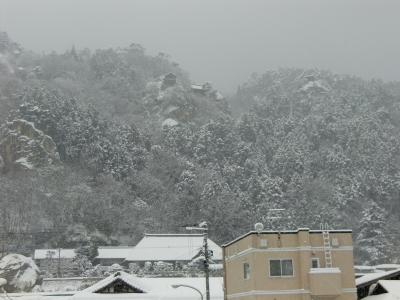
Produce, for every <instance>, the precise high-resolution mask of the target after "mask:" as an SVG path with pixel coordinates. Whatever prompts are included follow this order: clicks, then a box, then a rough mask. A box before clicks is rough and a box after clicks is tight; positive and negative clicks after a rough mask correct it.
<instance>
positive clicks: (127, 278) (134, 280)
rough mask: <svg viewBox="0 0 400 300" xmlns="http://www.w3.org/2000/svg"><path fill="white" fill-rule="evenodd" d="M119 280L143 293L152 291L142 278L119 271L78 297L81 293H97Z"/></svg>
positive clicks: (85, 290)
mask: <svg viewBox="0 0 400 300" xmlns="http://www.w3.org/2000/svg"><path fill="white" fill-rule="evenodd" d="M118 279H120V280H122V281H124V282H125V283H126V284H128V285H130V286H132V287H135V288H137V289H139V290H141V291H143V292H144V293H148V292H150V290H151V289H150V287H148V286H146V284H145V283H144V282H143V281H142V280H141V278H138V277H136V276H133V275H131V274H128V273H125V272H122V271H119V272H117V273H114V274H112V275H110V276H108V277H106V278H104V279H103V280H100V281H99V282H97V283H95V284H93V285H92V286H90V287H88V288H86V289H84V290H83V291H81V292H78V293H77V294H76V295H79V294H81V293H83V294H87V293H96V292H97V291H98V290H100V289H102V288H104V287H106V286H107V285H109V284H110V283H112V282H114V281H116V280H118Z"/></svg>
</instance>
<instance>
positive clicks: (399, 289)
mask: <svg viewBox="0 0 400 300" xmlns="http://www.w3.org/2000/svg"><path fill="white" fill-rule="evenodd" d="M380 288H383V290H385V291H386V292H383V293H382V291H380V292H379V293H377V294H375V295H374V292H375V291H376V290H377V289H380ZM365 299H368V300H399V299H400V280H379V281H378V282H377V284H376V286H375V288H374V290H373V291H372V295H369V296H367V297H365Z"/></svg>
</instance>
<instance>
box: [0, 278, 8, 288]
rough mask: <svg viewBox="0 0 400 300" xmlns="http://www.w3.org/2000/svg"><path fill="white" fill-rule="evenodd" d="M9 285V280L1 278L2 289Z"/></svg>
mask: <svg viewBox="0 0 400 300" xmlns="http://www.w3.org/2000/svg"><path fill="white" fill-rule="evenodd" d="M6 284H7V279H4V278H0V287H2V286H5V285H6Z"/></svg>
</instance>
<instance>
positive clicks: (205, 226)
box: [186, 221, 210, 300]
mask: <svg viewBox="0 0 400 300" xmlns="http://www.w3.org/2000/svg"><path fill="white" fill-rule="evenodd" d="M186 230H198V231H202V232H203V255H204V273H205V275H206V276H205V277H206V300H210V270H209V264H210V257H209V256H210V251H209V250H208V224H207V222H206V221H203V222H201V223H200V224H198V225H197V226H196V225H195V226H187V227H186Z"/></svg>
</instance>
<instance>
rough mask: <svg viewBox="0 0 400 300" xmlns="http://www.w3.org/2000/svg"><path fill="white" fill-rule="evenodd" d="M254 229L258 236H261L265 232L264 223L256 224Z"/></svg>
mask: <svg viewBox="0 0 400 300" xmlns="http://www.w3.org/2000/svg"><path fill="white" fill-rule="evenodd" d="M254 229H255V230H256V231H257V234H260V233H261V231H263V230H264V224H263V223H256V224H254Z"/></svg>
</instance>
